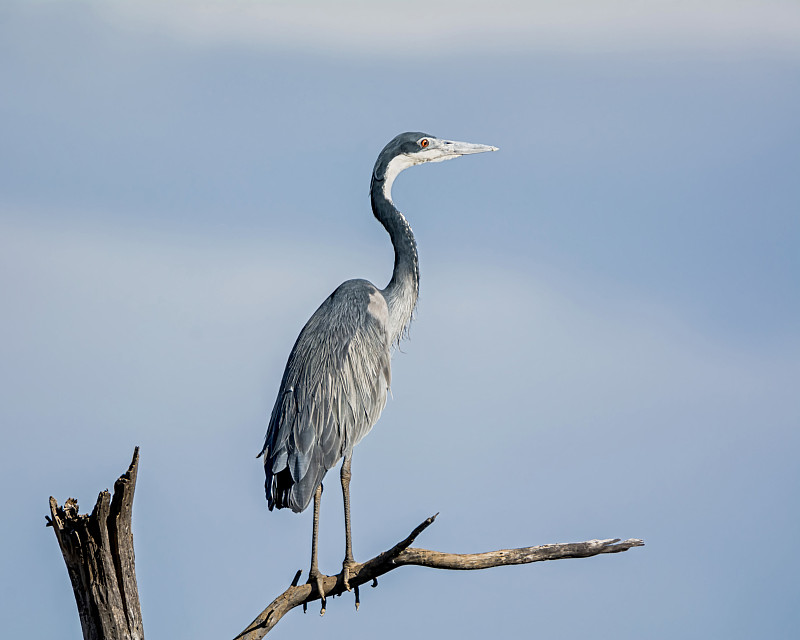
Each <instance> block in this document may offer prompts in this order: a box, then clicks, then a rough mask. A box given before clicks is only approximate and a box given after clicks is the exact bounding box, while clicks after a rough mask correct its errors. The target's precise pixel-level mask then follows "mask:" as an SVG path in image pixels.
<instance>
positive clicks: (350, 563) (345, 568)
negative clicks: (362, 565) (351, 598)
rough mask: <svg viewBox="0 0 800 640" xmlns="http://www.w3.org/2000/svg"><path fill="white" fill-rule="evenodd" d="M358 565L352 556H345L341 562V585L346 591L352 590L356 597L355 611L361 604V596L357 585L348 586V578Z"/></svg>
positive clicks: (352, 574) (353, 573)
mask: <svg viewBox="0 0 800 640" xmlns="http://www.w3.org/2000/svg"><path fill="white" fill-rule="evenodd" d="M357 566H358V564H357V563H356V561H355V560H353V559H352V558H345V560H344V562H342V586H343V587H344V588H345V589H347V591H352V592H353V593H354V594H355V597H356V611H358V607H359V606H360V605H361V597H360V594H359V593H358V585H353V586H350V578H352V577H353V576H354V575H355V568H356V567H357Z"/></svg>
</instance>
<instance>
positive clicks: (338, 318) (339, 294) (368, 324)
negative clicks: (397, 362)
mask: <svg viewBox="0 0 800 640" xmlns="http://www.w3.org/2000/svg"><path fill="white" fill-rule="evenodd" d="M388 324H389V307H388V304H387V302H386V299H385V298H384V297H383V294H382V293H381V291H380V290H379V289H378V288H377V287H376V286H375V285H374V284H372V283H371V282H369V281H368V280H347V281H346V282H343V283H342V284H341V285H339V286H338V287H337V288H336V290H335V291H334V292H333V293H332V294H331V295H330V296H328V298H327V299H326V300H325V302H323V303H322V304H321V305H320V307H319V308H318V309H317V310H316V311H315V312H314V314H313V315H312V316H311V318H310V319H309V321H308V322H307V323H306V325H305V327H303V331H302V332H301V335H300V338H303V337H304V334H307V335H308V337H317V338H319V339H321V340H325V341H328V342H330V341H336V340H340V341H347V342H349V341H350V340H352V339H353V337H355V336H356V335H360V334H364V333H368V334H374V337H375V338H378V339H384V338H387V336H384V335H382V334H384V333H386V331H387V327H388ZM387 339H388V338H387Z"/></svg>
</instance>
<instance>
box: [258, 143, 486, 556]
mask: <svg viewBox="0 0 800 640" xmlns="http://www.w3.org/2000/svg"><path fill="white" fill-rule="evenodd" d="M493 150H495V148H494V147H488V146H485V145H473V144H469V143H460V142H452V141H448V140H439V139H437V138H434V137H433V136H429V135H427V134H424V133H420V132H410V133H404V134H400V135H399V136H397V137H395V138H394V139H393V140H392V141H391V142H389V144H387V145H386V147H384V149H383V151H382V152H381V153H380V155H379V156H378V159H377V161H376V163H375V167H374V169H373V172H372V181H371V185H370V201H371V204H372V211H373V214H374V215H375V217H376V218H377V219H378V221H379V222H380V223H381V224H382V225H383V226H384V228H385V229H386V231H387V232H388V233H389V236H390V237H391V240H392V245H393V247H394V254H395V257H394V270H393V273H392V279H391V281H390V282H389V284H388V285H387V286H386V288H385V289H378V288H377V287H376V286H375V285H373V284H372V283H370V282H367V281H366V280H348V281H347V282H345V283H344V284H342V285H341V286H339V288H337V289H336V291H334V292H333V293H332V294H331V295H330V297H329V298H328V299H327V300H325V302H323V303H322V305H321V306H320V307H319V309H317V311H316V312H315V313H314V315H312V316H311V319H310V320H309V321H308V322H307V323H306V325H305V327H303V330H302V331H301V332H300V336H299V337H298V338H297V342H295V345H294V347H293V349H292V351H291V353H290V355H289V360H288V362H287V364H286V370H285V372H284V374H283V379H282V380H281V386H280V390H279V392H278V398H277V400H276V402H275V406H274V408H273V410H272V415H271V417H270V421H269V427H268V429H267V435H266V439H265V442H264V448H263V449H262V451H261V454H259V455H263V456H264V470H265V473H266V481H265V488H266V494H267V502H268V505H269V508H270V510H272V509H273V508H274V507H277V508H279V509H281V508H284V507H289V508H290V509H292V511H295V512H299V511H303V510H304V509H305V508H306V507H307V506H308V504H309V502H310V501H311V498H312V497H313V496H314V494H315V491H316V489H317V487H318V486H319V485H320V483H321V482H322V479H323V478H324V476H325V474H326V473H327V472H328V471H329V470H330V469H331V468H333V467H334V466H335V465H336V464H337V462H338V461H339V460H340V459H341V458H342V457H343V456H345V457H346V458H347V459H348V460H349V457H350V455H351V454H352V451H353V447H354V446H355V445H356V444H358V442H359V441H360V440H361V438H363V437H364V436H365V435H366V434H367V433H368V432H369V430H370V429H371V428H372V426H373V425H374V424H375V422H376V421H377V419H378V417H379V416H380V414H381V411H382V410H383V407H384V405H385V404H386V392H387V390H388V389H389V386H390V384H391V369H390V357H391V350H392V348H393V345H395V344H396V343H397V342H398V341H399V340H400V339H401V338H402V336H403V335H404V332H405V330H406V328H407V326H408V324H409V322H410V321H411V317H412V314H413V311H414V306H415V304H416V301H417V295H418V291H419V261H418V256H417V246H416V242H415V240H414V235H413V233H412V231H411V227H410V225H409V224H408V222H407V220H406V219H405V218H404V217H403V215H402V214H401V213H400V212H399V211H398V210H397V209H396V208H395V206H394V204H393V202H392V199H391V186H392V183H393V181H394V179H395V177H396V176H397V174H399V173H400V171H402V170H403V169H405V168H407V167H409V166H413V165H415V164H420V163H423V162H438V161H441V160H447V159H449V158H454V157H458V156H460V155H464V154H468V153H479V152H482V151H493ZM348 482H349V466H348ZM347 508H348V507H347V503H346V509H347ZM348 521H349V513H348ZM348 533H349V531H348ZM348 545H349V535H348ZM348 548H349V547H348Z"/></svg>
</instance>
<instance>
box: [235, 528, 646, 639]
mask: <svg viewBox="0 0 800 640" xmlns="http://www.w3.org/2000/svg"><path fill="white" fill-rule="evenodd" d="M437 515H438V514H437ZM435 519H436V516H435V515H434V516H431V517H430V518H428V519H427V520H425V521H424V522H422V523H421V524H420V525H419V526H417V528H416V529H414V530H413V531H412V532H411V534H410V535H409V536H408V537H407V538H405V539H404V540H402V541H401V542H398V543H397V544H396V545H395V546H394V547H392V548H391V549H389V550H388V551H384V552H383V553H381V554H379V555H377V556H375V557H374V558H372V559H371V560H367V561H366V562H364V563H361V564H358V565H356V567H355V568H354V569H351V571H350V581H349V582H350V586H351V587H352V588H353V589H354V590H355V598H356V608H358V604H359V596H358V587H359V586H361V585H364V584H366V583H368V582H372V586H376V585H377V578H378V577H379V576H382V575H384V574H386V573H389V572H390V571H393V570H394V569H397V568H398V567H402V566H407V565H416V566H420V567H430V568H432V569H454V570H474V569H488V568H490V567H500V566H505V565H513V564H528V563H530V562H542V561H544V560H560V559H562V558H589V557H591V556H596V555H600V554H602V553H620V552H622V551H627V550H628V549H631V548H633V547H641V546H644V542H643V541H642V540H637V539H630V540H620V539H619V538H614V539H608V540H589V541H587V542H566V543H563V544H545V545H541V546H538V547H523V548H521V549H501V550H499V551H488V552H485V553H467V554H458V553H442V552H441V551H430V550H428V549H416V548H413V547H411V544H412V543H413V542H414V540H415V539H416V538H417V536H419V534H420V533H422V532H423V531H424V530H425V529H427V528H428V527H429V526H430V525H431V524H433V521H434V520H435ZM299 577H300V572H299V571H298V572H297V574H296V575H295V577H294V580H293V581H292V585H291V586H290V587H289V588H288V589H286V591H284V592H283V593H282V594H281V595H279V596H278V597H277V598H275V600H273V601H272V602H271V603H270V604H269V605H268V606H267V608H266V609H264V611H262V612H261V613H260V614H259V615H258V617H256V619H255V620H253V622H251V623H250V625H249V626H248V627H247V628H246V629H245V630H244V631H242V632H241V633H240V634H239V635H238V636H236V638H235V639H234V640H261V638H263V637H264V636H265V635H267V633H269V631H270V630H271V629H272V628H273V627H274V626H275V625H276V624H278V621H279V620H280V619H281V618H282V617H283V616H284V615H286V614H287V613H288V612H289V611H290V610H292V609H293V608H295V607H297V606H300V605H303V607H304V608H305V607H306V606H307V605H308V603H309V602H313V601H314V600H319V599H320V594H319V592H318V591H317V589H316V587H314V586H312V585H311V584H302V585H298V584H297V582H298V579H299ZM322 588H323V589H324V591H325V597H326V598H329V597H334V596H338V595H342V594H343V593H344V592H345V588H344V583H343V581H342V576H341V574H339V575H335V576H324V577H323V580H322ZM322 612H323V613H324V609H323V611H322Z"/></svg>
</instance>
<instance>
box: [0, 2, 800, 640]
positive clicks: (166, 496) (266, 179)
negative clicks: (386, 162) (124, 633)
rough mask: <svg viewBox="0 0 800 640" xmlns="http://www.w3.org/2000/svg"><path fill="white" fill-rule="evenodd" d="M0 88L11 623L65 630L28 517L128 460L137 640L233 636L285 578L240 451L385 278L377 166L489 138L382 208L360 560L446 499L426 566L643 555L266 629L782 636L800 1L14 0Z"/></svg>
mask: <svg viewBox="0 0 800 640" xmlns="http://www.w3.org/2000/svg"><path fill="white" fill-rule="evenodd" d="M0 85H1V86H2V97H0V146H1V149H0V292H2V301H3V302H2V314H0V331H1V332H2V340H0V394H1V396H2V397H1V398H0V429H2V441H3V445H2V449H1V450H0V457H1V463H2V464H1V466H0V485H1V486H2V487H3V493H4V500H5V504H4V508H3V515H2V520H3V523H2V532H3V533H2V536H3V548H4V550H5V551H4V553H3V554H2V555H1V556H0V575H2V580H0V595H2V597H0V616H2V628H3V635H4V636H6V637H9V638H11V637H23V636H24V637H32V638H61V637H63V638H77V637H80V630H79V622H78V618H77V615H76V613H75V605H74V601H73V598H72V593H71V589H70V587H69V582H68V578H67V574H66V571H65V569H64V565H63V561H62V559H61V557H60V554H59V551H58V547H57V545H56V543H55V540H54V537H53V533H52V531H50V530H49V529H46V528H45V527H44V515H45V513H47V498H48V496H50V495H54V496H55V497H57V498H58V499H59V501H62V502H63V500H65V499H66V498H67V497H69V496H75V497H77V498H78V499H79V500H80V504H81V506H82V507H83V509H84V510H86V509H90V508H91V506H92V505H93V503H94V500H95V498H96V495H97V492H98V491H99V490H101V489H103V488H105V487H108V486H110V485H111V484H112V483H113V480H114V479H115V478H116V477H117V476H118V475H119V474H120V473H121V472H122V471H123V470H124V469H125V468H126V466H127V464H128V462H129V460H130V456H131V453H132V450H133V447H134V445H141V447H142V450H141V451H142V461H141V468H140V478H139V486H138V489H137V494H136V504H135V512H134V529H135V539H136V559H137V569H138V578H139V585H140V592H141V599H142V605H143V609H144V622H145V630H146V632H147V635H148V637H150V638H159V637H161V638H190V637H193V638H194V637H196V638H220V637H222V638H224V637H232V636H233V635H235V634H236V633H237V632H238V631H240V630H241V629H242V628H243V627H244V626H245V625H246V624H247V623H249V621H250V620H251V619H252V618H253V617H254V616H255V615H256V614H257V613H258V612H259V611H260V610H261V609H262V607H263V606H265V605H266V604H267V603H268V602H269V601H270V600H271V599H272V598H273V597H274V596H275V595H276V594H277V593H279V592H280V591H282V590H283V589H284V588H285V587H286V586H287V584H288V583H289V581H290V580H291V578H292V576H293V575H294V572H295V571H296V570H297V569H298V568H303V569H304V570H305V569H306V568H307V565H308V553H309V546H310V545H309V542H310V530H311V516H310V513H304V514H302V515H301V516H297V515H294V514H291V513H287V512H285V511H281V512H273V513H269V512H267V509H266V503H265V500H264V496H263V487H262V483H263V472H262V469H261V465H260V461H258V460H256V459H255V454H256V453H257V452H258V451H259V449H260V448H261V445H262V439H263V435H264V431H265V428H266V419H267V416H268V413H269V411H270V409H271V407H272V402H273V400H274V394H275V392H276V390H277V387H278V383H279V380H280V376H281V373H282V371H283V366H284V364H285V358H286V356H287V355H288V352H289V349H290V348H291V346H292V343H293V341H294V338H295V337H296V335H297V333H298V331H299V330H300V328H301V327H302V325H303V323H304V322H305V320H306V319H307V318H308V316H309V315H310V314H311V313H312V312H313V311H314V310H315V309H316V307H317V306H318V305H319V304H320V302H321V301H322V300H323V299H324V298H325V297H326V296H327V295H328V294H329V293H330V292H331V291H332V290H333V289H334V288H335V287H336V286H337V285H338V284H339V283H340V282H341V281H343V280H345V279H348V278H351V277H365V278H368V279H370V280H372V281H373V282H375V283H376V284H377V285H379V286H383V285H385V283H386V282H387V280H388V278H389V275H390V272H391V265H392V258H391V247H390V244H389V240H388V237H387V236H386V234H385V232H384V231H383V230H382V229H381V228H380V226H379V225H378V224H377V223H376V222H375V220H374V219H373V218H372V215H371V212H370V210H369V202H368V198H367V188H368V180H369V173H370V170H371V167H372V163H373V162H374V159H375V157H376V155H377V153H378V151H379V150H380V149H381V147H382V146H383V145H384V144H385V142H386V141H387V140H388V139H390V138H391V137H392V136H394V135H395V134H396V133H398V132H400V131H404V130H409V129H410V130H424V131H428V132H430V133H432V134H434V135H437V136H441V137H446V138H451V139H457V140H468V141H472V142H481V143H486V144H493V145H496V146H499V147H500V149H501V150H500V152H499V153H496V154H489V155H482V156H476V157H470V158H464V159H461V160H458V161H456V162H450V163H445V164H442V165H430V166H425V167H423V168H415V169H412V170H409V171H408V172H406V173H404V174H403V175H402V176H401V177H400V178H399V179H398V182H397V184H396V186H395V188H394V196H395V201H396V202H397V203H398V206H399V207H400V209H401V210H402V211H404V212H405V213H406V214H407V216H408V218H409V219H410V221H411V223H412V225H413V227H414V229H415V232H416V234H417V238H418V242H419V248H420V256H421V271H422V283H421V284H422V291H421V298H420V303H419V307H418V313H417V319H416V321H415V323H414V324H413V325H412V330H411V340H410V341H407V342H405V343H403V345H402V350H401V352H399V353H397V354H396V355H395V358H394V360H393V366H394V377H393V398H392V399H391V400H390V401H389V403H388V405H387V408H386V410H385V411H384V415H383V417H382V418H381V420H380V421H379V423H378V425H377V426H376V428H375V429H374V430H373V432H372V433H371V434H370V436H369V437H368V438H366V439H365V440H364V441H363V442H362V443H361V444H360V445H359V447H358V448H357V449H356V452H355V456H354V461H353V474H354V479H353V488H352V494H353V518H354V550H355V554H356V557H357V558H358V559H362V560H363V559H366V558H367V557H369V556H371V555H373V554H375V553H377V552H379V551H381V550H383V549H384V548H387V547H388V546H390V545H391V544H393V543H395V542H396V541H397V540H399V539H400V538H401V537H403V536H405V535H406V533H407V532H408V531H410V529H411V528H413V526H415V525H416V524H417V523H418V522H420V521H421V520H422V519H423V518H425V517H427V516H428V515H430V514H432V513H435V512H437V511H439V512H441V515H440V517H439V519H438V520H437V522H436V524H435V525H434V526H433V527H431V528H430V529H429V530H428V531H426V532H425V534H424V535H423V536H422V537H421V539H420V540H419V541H418V543H419V545H420V546H425V547H428V548H435V549H441V550H447V551H454V552H474V551H484V550H490V549H496V548H503V547H514V546H525V545H531V544H543V543H551V542H567V541H578V540H586V539H591V538H606V537H623V538H627V537H640V538H644V539H645V541H646V543H647V546H646V547H645V548H643V549H635V550H633V551H630V552H628V553H626V554H623V555H619V556H604V557H600V558H594V559H586V560H580V561H562V562H553V563H545V564H541V565H532V566H527V567H512V568H500V569H494V570H489V571H483V572H477V573H469V574H463V573H456V572H444V571H439V572H436V571H431V570H425V569H416V568H408V569H403V570H402V571H397V572H395V573H393V574H391V575H390V576H387V577H386V578H384V579H383V580H382V581H381V584H380V586H379V589H378V590H375V591H373V590H371V589H366V590H365V591H364V592H363V594H362V599H363V606H362V608H361V611H359V612H358V613H357V614H356V613H355V612H354V611H353V607H352V602H351V600H350V598H347V599H343V600H339V599H337V600H336V601H334V602H333V603H332V605H331V606H330V608H329V611H328V613H327V614H326V616H325V617H324V618H322V619H320V618H319V616H318V615H317V614H316V612H317V608H316V607H314V608H313V609H312V610H310V611H309V614H308V615H306V616H303V615H302V613H300V612H299V611H295V612H292V613H291V614H290V615H288V616H287V617H286V618H285V619H284V620H283V621H282V622H281V623H280V625H279V626H278V628H277V629H276V630H275V631H274V635H275V637H277V638H291V637H298V636H300V637H302V636H310V635H311V634H321V633H325V634H329V637H344V636H345V634H349V636H350V637H374V636H376V635H380V636H381V637H385V638H407V637H409V636H410V635H411V634H422V635H424V636H426V637H427V636H442V637H463V638H485V637H489V635H490V634H491V635H492V637H495V636H497V637H539V638H565V639H570V638H575V639H578V638H580V639H583V638H617V639H640V638H663V639H673V638H704V639H705V638H712V637H717V638H728V639H736V638H753V637H769V638H790V637H794V634H795V633H796V629H797V627H798V624H800V609H798V607H797V575H798V573H800V562H798V560H797V554H796V553H795V552H794V545H795V543H796V541H797V539H798V537H800V518H799V517H798V489H800V467H799V466H798V451H800V436H799V435H798V426H799V425H798V421H799V418H800V400H799V399H798V395H799V394H798V380H800V360H799V359H798V356H800V295H799V293H798V275H800V252H798V249H797V245H798V240H800V223H799V222H798V217H799V214H800V179H799V178H798V176H800V153H799V152H798V149H799V148H800V118H799V117H798V114H800V7H798V5H797V4H796V3H794V2H780V1H778V0H770V1H767V0H761V1H759V2H755V1H751V2H737V3H725V2H712V1H703V2H692V3H689V2H686V3H674V2H666V1H664V2H661V1H655V2H649V3H642V2H632V1H617V2H611V1H610V0H609V1H604V2H589V1H588V0H575V1H573V2H565V3H559V4H558V6H557V7H556V6H555V3H544V2H529V3H521V2H520V3H511V2H505V3H504V2H500V3H497V2H492V3H488V2H486V3H484V2H476V3H469V4H465V3H463V2H458V3H456V2H452V3H446V2H439V3H430V2H419V3H417V2H403V3H388V2H387V3H383V4H378V3H352V2H350V3H337V8H336V9H335V10H334V9H331V8H329V7H328V5H327V4H323V3H321V2H320V3H306V4H303V5H302V6H295V5H294V4H289V3H270V2H262V3H255V2H252V3H240V2H226V3H221V2H220V3H204V4H201V3H175V2H170V3H157V4H156V3H133V2H114V3H95V4H93V3H77V2H70V3H66V2H33V3H31V2H25V3H23V2H14V1H11V2H4V3H3V4H2V7H0ZM337 485H338V482H337V478H336V477H335V476H334V477H331V478H329V482H328V485H327V486H328V491H327V492H326V494H325V500H324V502H323V513H322V528H321V538H322V546H321V568H322V569H323V570H324V571H327V572H334V571H337V570H338V569H339V567H340V562H341V558H342V555H343V546H344V541H343V527H342V516H341V498H340V496H339V491H338V486H337Z"/></svg>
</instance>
